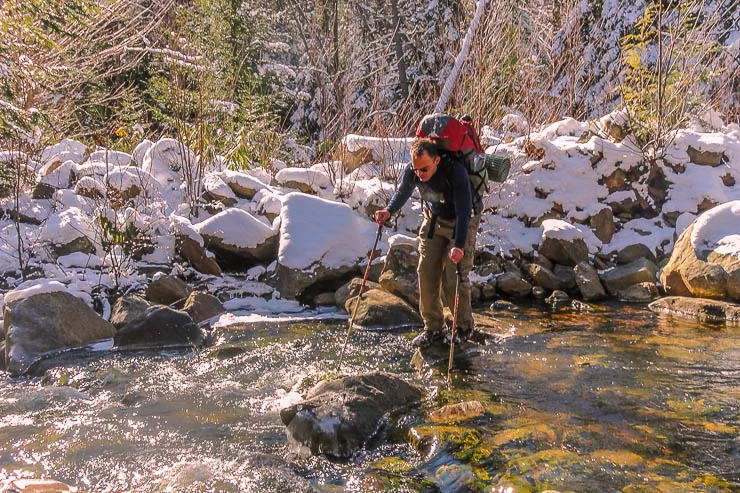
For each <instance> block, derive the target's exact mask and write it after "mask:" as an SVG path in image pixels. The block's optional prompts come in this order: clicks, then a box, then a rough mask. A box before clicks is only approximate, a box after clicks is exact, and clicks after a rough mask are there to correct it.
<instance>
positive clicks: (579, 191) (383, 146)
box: [0, 112, 740, 326]
mask: <svg viewBox="0 0 740 493" xmlns="http://www.w3.org/2000/svg"><path fill="white" fill-rule="evenodd" d="M710 117H711V118H709V119H708V120H707V121H708V122H709V124H707V125H705V126H702V124H701V123H699V122H695V123H693V124H692V125H691V126H690V128H687V129H683V130H680V131H677V132H676V133H675V135H673V138H672V139H671V141H670V142H669V144H668V146H667V147H666V149H665V154H664V158H663V160H662V161H659V162H658V165H659V166H660V167H661V169H662V170H663V172H664V173H665V177H666V180H667V182H668V185H667V190H666V197H665V203H663V204H662V209H661V212H662V213H664V214H665V213H670V214H672V215H673V217H675V218H676V219H675V220H674V222H673V223H669V222H667V221H666V220H664V218H663V216H662V215H658V216H657V217H655V218H652V219H646V218H644V217H634V218H626V219H625V218H622V219H621V220H619V221H618V225H619V228H618V230H617V231H616V232H615V234H614V235H613V237H612V238H611V240H610V241H609V242H608V243H602V242H601V241H600V240H599V239H598V238H596V237H595V236H594V234H593V232H592V230H591V228H590V227H589V226H588V220H589V218H590V217H593V216H594V215H596V214H597V213H598V212H599V211H601V210H602V209H604V208H608V207H613V204H620V203H629V202H630V201H634V200H636V198H637V197H638V196H640V197H643V198H644V197H648V184H647V183H646V182H645V180H637V181H635V182H634V183H633V184H632V188H631V189H628V190H624V189H619V190H616V191H612V192H610V188H609V186H607V183H606V182H605V179H604V177H607V176H611V175H614V174H619V173H620V172H624V173H627V172H628V171H630V170H634V169H639V167H640V166H647V165H646V164H644V156H643V155H642V153H641V152H640V150H639V149H638V148H637V147H636V146H635V144H634V142H633V141H632V140H631V139H630V138H629V137H628V138H625V139H623V140H622V141H619V142H615V141H613V140H612V139H609V138H607V137H606V136H605V135H604V133H603V131H602V130H603V125H604V124H605V122H607V121H613V122H616V123H618V121H619V118H620V113H619V112H615V113H613V114H610V115H607V116H605V117H603V118H602V119H600V120H594V121H591V122H578V121H576V120H573V119H570V118H566V119H564V120H562V121H559V122H554V123H552V124H549V125H547V126H545V127H543V128H541V129H536V128H532V127H531V126H530V125H529V123H528V122H526V121H524V120H523V119H522V118H521V117H516V118H515V116H513V115H509V116H508V117H507V124H508V127H507V128H508V130H506V132H504V131H503V130H502V132H503V133H496V132H495V131H493V130H492V128H493V127H492V126H485V135H484V137H485V138H484V140H485V141H486V142H488V143H494V144H495V145H494V146H492V147H489V152H494V151H495V152H496V153H498V154H503V155H506V156H508V157H510V158H511V159H512V170H511V174H510V176H509V178H508V179H507V180H506V181H505V182H504V183H500V184H499V183H492V184H491V185H492V187H491V192H490V194H488V196H487V197H485V205H486V207H487V208H488V210H491V211H494V213H486V214H484V217H483V218H482V221H481V230H480V233H479V236H478V248H479V249H486V250H488V251H489V252H491V253H493V254H496V255H502V256H506V255H508V254H510V253H511V252H513V251H518V252H521V253H522V254H525V255H531V254H535V249H536V247H537V245H539V244H540V243H541V241H542V237H543V235H550V236H559V237H565V238H576V237H577V238H583V239H584V241H586V243H587V245H588V247H589V251H590V252H591V253H592V254H595V253H600V254H602V255H613V254H615V253H616V252H618V251H619V250H621V249H622V248H625V247H627V246H629V245H632V244H635V243H642V244H644V245H646V246H647V247H648V248H650V249H651V250H652V251H654V252H663V253H667V252H670V251H671V249H672V248H673V244H674V241H675V240H676V238H677V237H678V235H680V234H681V233H682V232H683V231H684V230H685V229H686V228H687V227H688V226H689V224H691V222H692V221H693V220H694V219H695V218H696V217H697V215H698V213H699V205H700V204H702V203H703V202H705V203H707V202H708V203H719V204H724V205H720V206H719V207H716V208H714V209H711V210H710V211H709V212H707V213H705V214H704V215H703V216H701V218H700V219H699V221H698V223H697V225H696V227H695V229H694V234H693V236H692V242H693V244H694V247H695V248H697V249H707V248H717V247H719V248H720V249H723V250H722V251H729V252H738V251H740V235H738V234H737V233H736V232H737V231H740V206H739V205H737V204H738V202H734V201H737V200H740V185H735V184H734V183H735V182H738V183H740V126H738V125H737V124H730V125H725V124H724V123H723V122H722V120H721V118H720V116H719V115H716V114H712V115H710ZM499 126H500V125H499ZM705 127H706V128H705ZM513 128H520V129H530V130H531V133H530V134H528V136H526V137H524V136H521V137H516V138H513V140H512V139H510V138H509V139H505V137H511V135H512V134H511V132H512V129H513ZM507 132H508V133H507ZM410 141H411V139H408V138H399V139H388V138H385V139H380V138H375V137H363V136H359V135H348V136H347V137H346V138H345V140H344V143H345V145H346V147H347V148H348V150H349V151H356V150H358V149H360V148H364V149H370V150H371V151H372V154H373V156H374V157H375V159H376V160H377V161H379V163H380V165H377V164H364V165H362V166H360V167H359V168H358V169H356V170H355V171H353V172H352V173H349V174H347V175H344V174H342V173H340V172H339V171H340V170H338V168H337V163H336V162H329V163H318V164H315V165H313V166H310V167H303V168H298V167H296V168H288V167H285V165H284V164H282V163H277V162H276V168H275V170H274V171H273V172H275V171H277V174H278V175H280V180H276V176H272V175H270V174H269V173H267V171H265V170H264V169H254V170H245V171H242V172H235V171H231V170H228V171H227V170H225V165H226V164H227V163H225V162H224V160H223V159H218V160H216V161H214V163H209V164H208V165H207V166H206V167H205V169H206V170H210V171H212V172H213V173H214V175H212V176H215V177H222V178H225V179H227V180H228V181H229V182H236V183H237V184H239V185H241V186H243V187H245V188H252V189H255V190H257V193H256V195H255V196H254V197H253V198H252V199H244V198H239V199H238V200H237V203H236V205H235V206H234V207H232V208H231V209H228V210H226V211H225V212H221V213H219V212H218V211H213V212H208V211H206V210H203V211H201V213H200V215H198V216H197V217H194V216H192V215H191V214H190V208H189V206H188V203H187V196H188V193H192V191H190V190H189V188H188V187H189V186H192V184H191V183H189V180H190V177H188V176H183V163H189V162H193V160H195V159H196V158H195V156H194V155H193V154H192V153H191V152H190V151H188V150H187V149H185V148H183V147H182V146H181V145H180V144H179V143H178V142H176V141H174V140H173V139H162V140H160V141H158V142H150V141H143V142H141V144H139V146H137V147H136V149H135V150H134V151H133V153H132V155H127V154H125V153H121V152H113V151H106V150H105V149H89V150H88V149H86V148H85V146H84V145H83V144H81V143H79V142H76V141H73V140H69V139H65V140H63V141H62V142H60V143H59V144H57V145H55V146H51V147H49V148H47V149H45V150H44V151H43V153H42V154H41V156H40V161H39V162H38V163H35V164H36V165H38V166H37V168H38V169H40V170H47V169H51V168H50V167H52V165H54V166H59V165H60V164H61V165H63V166H62V167H61V168H59V170H60V171H58V172H57V176H55V179H56V180H57V181H56V182H54V183H59V182H64V181H65V179H67V178H68V176H69V174H70V172H74V173H83V172H86V173H89V177H90V178H91V179H96V180H106V179H108V180H110V181H111V182H113V183H114V184H116V186H117V187H118V188H119V189H126V188H127V187H129V186H132V185H134V184H137V183H138V184H142V185H144V188H145V191H146V196H145V198H146V208H145V210H142V211H133V212H136V214H132V215H131V216H130V218H129V219H126V221H128V222H130V223H131V224H133V225H135V226H137V227H141V228H143V229H147V230H148V231H149V232H151V233H152V234H153V237H156V238H157V239H156V241H154V244H153V248H154V252H151V253H149V254H148V255H147V256H146V257H145V260H148V261H149V263H150V264H152V263H154V264H162V265H161V266H160V269H161V273H162V274H183V273H191V274H192V273H193V271H192V268H191V267H189V266H188V265H181V264H178V263H176V262H175V263H173V262H172V261H171V259H172V258H173V252H174V241H170V240H171V239H172V238H173V236H172V235H173V234H175V233H177V234H180V235H186V236H188V237H190V238H191V239H193V240H194V241H195V242H196V243H197V244H199V245H203V244H204V242H203V237H202V236H201V233H206V232H207V233H208V234H219V235H221V237H222V238H224V239H227V240H228V241H229V242H230V243H231V244H234V245H239V246H243V247H250V246H254V245H256V244H258V243H260V242H262V241H264V240H265V239H266V238H267V237H268V236H270V235H274V234H278V235H279V240H280V241H279V252H278V258H277V259H276V261H275V262H273V263H272V264H271V265H264V266H263V265H260V266H257V267H254V268H253V269H252V270H250V271H249V272H248V273H247V274H246V276H242V277H241V278H232V277H230V276H229V275H224V276H221V277H220V278H211V279H207V280H206V282H205V284H206V285H207V287H208V289H209V290H212V291H214V292H216V291H217V292H219V293H222V294H223V295H224V296H226V297H231V299H230V300H228V301H226V303H225V306H226V308H227V310H228V312H229V313H227V314H225V315H223V316H222V317H221V318H220V319H219V320H218V321H217V322H216V324H217V326H219V325H230V324H234V323H251V322H255V321H259V320H271V321H293V320H297V319H303V318H333V319H342V318H346V314H344V313H343V312H340V311H337V310H332V309H322V310H309V309H307V308H306V307H304V306H302V305H300V304H298V303H297V302H295V301H291V300H285V299H281V297H280V293H278V292H276V291H275V290H274V288H272V287H270V286H268V285H267V284H266V283H265V282H264V278H265V277H266V276H270V275H273V274H274V272H275V270H276V264H277V262H279V263H281V264H282V265H285V266H288V267H291V268H295V269H309V270H311V269H314V268H315V267H316V266H318V265H324V266H328V267H341V266H346V265H350V264H357V263H360V264H361V263H362V262H363V260H364V259H365V258H366V256H367V253H368V251H369V250H370V248H371V246H372V245H373V240H374V238H375V235H376V231H377V225H376V224H375V223H374V222H373V221H372V219H371V215H372V212H373V211H374V210H375V209H377V208H379V207H382V206H384V205H385V204H386V203H387V201H388V200H389V199H390V196H391V195H392V193H393V192H394V190H395V188H396V186H397V183H396V181H397V180H398V178H399V177H400V174H401V173H400V172H401V170H402V169H403V166H404V161H406V160H408V146H409V144H410ZM527 143H531V144H532V145H533V146H534V147H535V148H536V149H537V150H538V152H542V153H543V154H542V156H541V158H540V157H538V156H532V155H530V154H529V153H527V152H525V150H524V149H525V147H526V144H527ZM697 151H699V152H709V153H711V152H714V153H721V154H722V159H721V162H720V164H719V165H716V166H706V165H705V166H700V165H698V164H695V163H693V162H691V153H694V152H697ZM87 152H89V154H88V156H89V157H88V158H87V160H86V161H84V162H83V156H85V155H86V153H87ZM1 156H4V157H5V158H6V159H11V158H13V156H11V155H10V154H9V153H8V152H4V151H3V150H2V149H0V157H1ZM26 160H27V158H24V162H25V161H26ZM0 161H2V159H0ZM28 162H30V163H32V164H33V162H32V161H30V160H28ZM132 166H140V167H141V169H143V170H144V171H146V172H147V173H144V174H141V173H139V174H136V173H135V170H137V169H139V168H133V167H132ZM646 169H647V168H646ZM84 170H87V171H84ZM142 176H144V178H145V180H144V181H146V183H143V182H142V178H141V177H142ZM93 177H96V178H93ZM271 180H272V181H271ZM288 182H299V183H300V182H302V183H304V184H305V185H307V186H308V187H309V188H311V189H312V190H314V193H316V195H308V194H303V193H297V192H295V191H294V189H292V188H290V187H288V186H284V185H282V184H285V183H288ZM214 183H216V188H217V189H218V185H219V182H218V180H216V181H215V182H214ZM281 183H282V184H281ZM224 190H225V189H224ZM4 204H5V207H6V208H8V204H9V201H8V200H7V199H6V201H5V202H4ZM19 204H20V208H21V210H22V212H23V213H24V215H26V216H27V217H31V218H34V220H35V221H37V222H39V223H41V224H40V225H38V226H34V225H31V224H22V227H21V228H20V231H21V240H22V241H21V244H22V248H23V252H24V255H25V257H24V258H26V259H28V253H30V252H32V253H33V254H34V255H33V258H34V259H35V261H36V262H37V263H38V264H39V265H38V267H39V268H41V269H42V271H43V272H44V275H45V276H46V279H43V280H38V281H32V282H29V283H22V282H21V280H20V279H16V278H14V276H12V275H7V276H6V279H5V280H6V282H7V283H8V285H9V286H10V288H11V290H12V291H10V292H8V293H6V295H5V297H4V298H5V299H4V302H5V303H8V302H11V301H13V300H17V299H19V298H21V297H23V296H28V295H29V294H31V293H34V292H43V291H44V290H52V289H62V288H64V289H67V290H69V291H70V292H73V293H75V294H77V295H79V296H81V297H82V298H83V299H86V300H88V301H89V300H90V299H91V296H92V292H93V291H94V289H95V287H96V286H100V285H102V286H105V287H109V288H110V287H112V286H113V285H114V284H116V283H118V284H120V285H121V286H122V287H123V288H124V289H131V290H133V289H135V288H136V287H137V286H140V285H141V284H142V283H145V282H146V279H144V278H142V275H140V274H136V273H135V272H136V271H137V269H136V267H141V263H138V264H137V263H136V262H133V263H132V265H131V267H134V269H132V271H131V272H123V271H122V272H118V273H116V272H115V271H114V269H113V268H114V267H116V266H117V265H118V266H120V265H119V264H117V263H116V262H117V260H120V257H116V256H115V255H109V254H108V253H106V252H102V251H100V247H101V245H100V242H99V241H98V242H94V244H95V248H96V251H95V252H93V253H90V254H83V253H80V252H76V253H72V254H69V255H63V256H60V257H59V258H58V259H54V257H53V256H52V255H50V253H49V252H50V248H49V247H50V245H51V244H52V243H54V242H60V241H62V240H63V241H71V240H74V239H75V238H78V237H80V236H85V235H93V236H95V235H96V234H98V235H99V234H100V231H99V230H100V228H101V227H100V224H99V223H96V222H95V221H94V220H91V219H90V218H91V211H95V210H98V209H96V207H97V205H96V202H95V200H93V199H89V198H86V197H82V196H80V195H77V194H76V193H74V192H73V191H72V190H69V189H61V190H57V191H56V192H55V193H54V194H53V196H52V198H51V199H50V200H46V201H38V200H33V201H32V200H30V197H29V196H26V195H23V196H21V197H20V202H19ZM553 210H558V211H561V213H560V219H558V220H551V219H548V218H549V217H552V211H553ZM110 213H111V211H110V210H108V211H104V212H102V214H104V215H106V217H109V216H107V215H108V214H110ZM266 216H269V217H270V219H268V218H267V217H266ZM110 217H114V216H110ZM420 217H421V206H420V203H419V200H418V197H416V198H414V199H412V200H410V201H409V202H408V203H407V204H406V206H405V207H404V208H403V210H402V214H401V216H399V217H398V218H395V224H394V225H393V226H392V227H391V228H389V229H388V230H384V231H383V234H382V237H381V241H380V243H379V248H380V249H381V255H380V256H379V257H376V260H375V261H376V262H380V261H382V255H383V254H384V253H385V252H387V251H388V248H389V246H390V245H392V244H397V243H410V244H415V243H416V229H417V228H418V226H419V223H420ZM245 218H246V219H247V220H245ZM127 224H128V223H127ZM671 224H673V225H671ZM14 226H15V225H14V223H13V221H12V219H10V218H8V217H6V218H4V219H0V270H2V271H4V272H8V271H12V270H13V269H14V268H16V267H17V265H18V245H19V241H18V237H17V232H16V228H15V227H14ZM168 238H169V240H168ZM113 253H115V252H113ZM118 253H119V254H120V253H121V252H118ZM168 260H169V262H168ZM149 267H150V269H149V270H150V271H151V265H150V266H149ZM101 269H102V272H101ZM149 275H150V276H151V273H150V274H149ZM15 277H18V276H15ZM245 277H246V278H245ZM13 289H14V290H13Z"/></svg>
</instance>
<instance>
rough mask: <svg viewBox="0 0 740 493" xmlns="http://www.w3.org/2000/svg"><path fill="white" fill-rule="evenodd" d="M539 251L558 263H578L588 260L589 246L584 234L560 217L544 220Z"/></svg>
mask: <svg viewBox="0 0 740 493" xmlns="http://www.w3.org/2000/svg"><path fill="white" fill-rule="evenodd" d="M537 251H538V252H539V254H540V255H544V256H545V257H547V258H548V259H549V260H550V261H552V262H555V263H557V264H563V265H576V264H578V263H579V262H582V261H584V260H588V246H586V242H585V241H584V239H583V234H582V233H581V232H580V231H579V230H578V229H577V228H576V227H575V226H573V225H572V224H569V223H567V222H565V221H561V220H558V219H547V220H545V221H543V222H542V237H541V241H540V246H539V248H538V249H537Z"/></svg>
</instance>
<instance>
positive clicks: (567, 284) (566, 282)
mask: <svg viewBox="0 0 740 493" xmlns="http://www.w3.org/2000/svg"><path fill="white" fill-rule="evenodd" d="M552 273H553V274H555V276H556V277H557V278H558V282H559V283H560V289H562V290H563V291H567V292H573V291H576V290H577V289H578V283H577V282H576V274H575V272H573V267H570V266H567V265H562V264H556V265H555V267H553V268H552Z"/></svg>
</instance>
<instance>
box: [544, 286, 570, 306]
mask: <svg viewBox="0 0 740 493" xmlns="http://www.w3.org/2000/svg"><path fill="white" fill-rule="evenodd" d="M570 302H571V299H570V296H568V293H566V292H565V291H560V290H559V289H558V290H555V291H553V292H552V294H550V296H548V297H547V298H546V299H545V303H546V304H547V305H548V306H550V307H552V308H561V307H564V306H570Z"/></svg>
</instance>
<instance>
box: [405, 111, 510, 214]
mask: <svg viewBox="0 0 740 493" xmlns="http://www.w3.org/2000/svg"><path fill="white" fill-rule="evenodd" d="M416 136H417V137H429V138H432V139H434V140H436V141H437V142H438V143H439V149H440V151H442V152H446V153H449V154H452V155H453V156H454V157H456V158H457V159H458V160H460V161H461V162H462V163H463V164H464V165H465V169H467V171H468V178H470V188H471V190H472V192H473V207H474V208H475V209H476V214H477V213H478V212H480V210H478V209H479V208H481V207H482V203H481V202H482V197H483V193H484V192H488V191H490V189H489V187H488V180H489V179H490V180H493V181H497V182H503V181H504V180H506V177H507V176H508V175H509V168H510V166H511V161H510V160H509V158H506V157H502V156H494V155H489V154H485V153H484V152H483V147H482V146H481V144H480V139H479V138H478V133H477V132H476V131H475V126H474V124H473V119H472V118H470V117H469V116H467V115H465V116H462V117H460V119H457V118H455V117H454V116H452V115H446V114H444V113H432V114H429V115H426V116H425V117H424V118H422V119H421V121H420V122H419V126H418V127H416Z"/></svg>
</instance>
